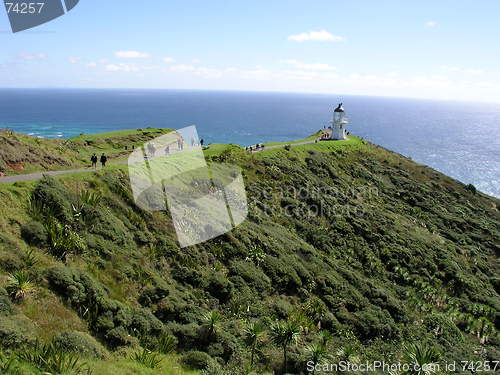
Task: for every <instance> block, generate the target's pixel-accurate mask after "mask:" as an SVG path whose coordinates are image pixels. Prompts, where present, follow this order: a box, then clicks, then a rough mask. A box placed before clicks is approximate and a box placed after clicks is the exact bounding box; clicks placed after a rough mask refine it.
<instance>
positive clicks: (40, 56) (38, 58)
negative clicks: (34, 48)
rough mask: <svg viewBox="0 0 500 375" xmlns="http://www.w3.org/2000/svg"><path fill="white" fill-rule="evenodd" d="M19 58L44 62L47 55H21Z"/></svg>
mask: <svg viewBox="0 0 500 375" xmlns="http://www.w3.org/2000/svg"><path fill="white" fill-rule="evenodd" d="M20 57H21V59H23V60H27V61H32V60H45V59H46V58H47V55H46V54H45V53H36V54H33V55H27V54H23V55H21V56H20Z"/></svg>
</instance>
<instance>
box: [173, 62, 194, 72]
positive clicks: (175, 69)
mask: <svg viewBox="0 0 500 375" xmlns="http://www.w3.org/2000/svg"><path fill="white" fill-rule="evenodd" d="M170 70H171V71H173V72H192V71H195V70H196V68H195V67H194V66H192V65H184V64H179V65H173V66H171V67H170Z"/></svg>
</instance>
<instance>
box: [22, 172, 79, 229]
mask: <svg viewBox="0 0 500 375" xmlns="http://www.w3.org/2000/svg"><path fill="white" fill-rule="evenodd" d="M28 208H29V209H28V211H29V213H30V214H31V215H32V217H33V218H34V219H36V220H40V216H42V217H44V218H47V217H50V216H54V217H55V218H57V219H58V220H60V221H62V222H63V223H66V222H70V221H71V216H72V215H71V204H70V196H69V194H68V191H67V189H66V188H65V186H64V185H63V184H61V183H60V182H59V181H58V180H56V179H55V178H53V177H50V176H44V177H43V178H42V180H40V182H39V183H38V184H37V186H36V187H35V189H34V190H33V192H32V194H31V197H30V199H29V202H28Z"/></svg>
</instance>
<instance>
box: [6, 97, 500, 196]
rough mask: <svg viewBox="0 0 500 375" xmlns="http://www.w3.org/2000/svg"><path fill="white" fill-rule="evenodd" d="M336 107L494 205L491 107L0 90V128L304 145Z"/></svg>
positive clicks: (498, 133) (499, 188) (498, 124)
mask: <svg viewBox="0 0 500 375" xmlns="http://www.w3.org/2000/svg"><path fill="white" fill-rule="evenodd" d="M339 101H343V102H344V106H345V109H346V111H347V114H348V116H349V119H350V124H349V130H350V131H351V132H352V133H353V134H356V135H359V136H361V137H363V138H366V139H368V140H370V141H372V142H374V143H377V144H380V145H381V146H384V147H386V148H389V149H391V150H393V151H396V152H399V153H401V154H403V155H406V156H410V157H412V158H413V159H414V160H416V161H418V162H421V163H423V164H427V165H429V166H431V167H433V168H435V169H437V170H439V171H441V172H443V173H445V174H447V175H450V176H452V177H454V178H456V179H458V180H460V181H462V182H464V183H472V184H474V185H475V186H476V187H477V188H478V189H479V190H481V191H483V192H485V193H488V194H491V195H494V196H497V197H500V105H498V104H478V103H459V102H444V101H427V100H415V99H398V98H376V97H362V96H338V95H312V94H281V93H250V92H215V91H176V90H55V89H18V90H17V89H16V90H11V89H1V90H0V127H1V128H9V129H13V130H15V131H18V132H22V133H26V134H31V135H35V136H43V137H61V138H63V137H72V136H75V135H78V134H80V133H97V132H103V131H111V130H117V129H135V128H143V127H147V126H154V127H169V128H174V129H179V128H182V127H185V126H187V125H192V124H195V125H196V126H197V127H198V132H199V134H200V137H201V138H204V139H205V141H206V142H207V143H209V142H233V143H238V144H241V145H249V144H254V143H260V142H268V141H283V140H293V139H298V138H304V137H305V136H308V135H310V134H311V133H313V132H315V131H317V130H318V129H320V128H323V126H324V125H326V124H327V123H328V121H329V120H330V118H331V111H332V108H333V107H334V106H335V105H336V104H337V103H338V102H339Z"/></svg>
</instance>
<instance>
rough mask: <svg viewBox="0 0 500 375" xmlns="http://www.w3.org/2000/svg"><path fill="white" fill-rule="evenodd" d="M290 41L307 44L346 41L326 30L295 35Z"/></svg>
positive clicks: (291, 36) (289, 38) (290, 37)
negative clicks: (312, 41)
mask: <svg viewBox="0 0 500 375" xmlns="http://www.w3.org/2000/svg"><path fill="white" fill-rule="evenodd" d="M288 40H292V41H294V42H299V43H301V42H307V41H310V40H317V41H329V42H341V41H343V40H345V38H344V37H342V36H338V35H333V34H331V33H329V32H328V31H326V30H321V31H309V32H306V33H300V34H294V35H290V36H289V37H288Z"/></svg>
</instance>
